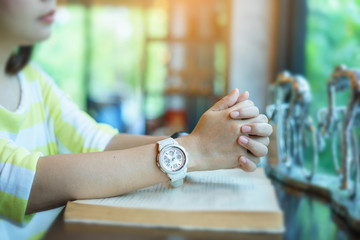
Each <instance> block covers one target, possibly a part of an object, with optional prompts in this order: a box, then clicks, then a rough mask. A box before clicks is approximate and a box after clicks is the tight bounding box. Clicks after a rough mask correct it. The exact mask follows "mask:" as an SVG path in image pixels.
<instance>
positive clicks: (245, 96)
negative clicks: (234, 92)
mask: <svg viewBox="0 0 360 240" xmlns="http://www.w3.org/2000/svg"><path fill="white" fill-rule="evenodd" d="M249 95H250V94H249V92H248V91H245V92H243V93H242V94H240V96H239V97H238V99H237V101H236V103H239V102H243V101H245V100H248V99H249Z"/></svg>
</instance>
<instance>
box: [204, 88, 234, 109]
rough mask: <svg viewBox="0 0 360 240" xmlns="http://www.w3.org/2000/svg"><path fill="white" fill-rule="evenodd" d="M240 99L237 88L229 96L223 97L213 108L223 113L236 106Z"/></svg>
mask: <svg viewBox="0 0 360 240" xmlns="http://www.w3.org/2000/svg"><path fill="white" fill-rule="evenodd" d="M238 98H239V89H237V88H235V89H234V90H232V91H231V93H229V95H227V96H225V97H223V98H222V99H220V101H218V102H217V103H215V105H214V106H213V107H212V108H211V110H213V111H221V110H224V109H228V108H229V107H232V106H234V105H235V104H236V103H237V100H238Z"/></svg>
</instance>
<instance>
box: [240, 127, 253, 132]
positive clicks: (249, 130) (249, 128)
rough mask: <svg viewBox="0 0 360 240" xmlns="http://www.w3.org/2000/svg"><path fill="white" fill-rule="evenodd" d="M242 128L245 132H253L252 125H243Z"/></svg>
mask: <svg viewBox="0 0 360 240" xmlns="http://www.w3.org/2000/svg"><path fill="white" fill-rule="evenodd" d="M241 129H242V132H243V133H249V132H251V127H250V126H243V127H242V128H241Z"/></svg>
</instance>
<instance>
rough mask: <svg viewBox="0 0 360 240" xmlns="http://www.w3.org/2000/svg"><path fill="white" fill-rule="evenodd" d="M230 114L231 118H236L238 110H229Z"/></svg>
mask: <svg viewBox="0 0 360 240" xmlns="http://www.w3.org/2000/svg"><path fill="white" fill-rule="evenodd" d="M230 116H231V117H232V118H236V117H238V116H239V112H238V111H234V112H231V113H230Z"/></svg>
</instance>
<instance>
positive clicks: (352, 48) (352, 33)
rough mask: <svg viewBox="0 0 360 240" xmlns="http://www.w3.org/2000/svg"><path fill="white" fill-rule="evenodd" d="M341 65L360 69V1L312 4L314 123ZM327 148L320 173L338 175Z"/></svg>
mask: <svg viewBox="0 0 360 240" xmlns="http://www.w3.org/2000/svg"><path fill="white" fill-rule="evenodd" d="M339 64H345V65H347V66H348V67H350V68H360V0H308V17H307V37H306V76H307V79H308V80H309V82H310V84H311V88H312V92H313V101H312V106H311V114H312V116H313V118H314V119H316V112H317V110H318V109H320V108H323V107H327V92H326V81H327V79H328V77H329V76H330V74H331V72H332V71H333V69H334V67H335V66H337V65H339ZM347 96H348V92H345V93H342V94H339V95H338V96H337V99H336V101H337V105H346V103H347V98H348V97H347ZM327 146H328V147H327V149H326V150H325V152H323V153H321V155H320V170H322V171H326V172H334V170H333V168H334V167H333V164H332V161H331V154H330V150H331V149H330V147H329V142H328V143H327ZM339 152H340V150H339Z"/></svg>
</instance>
